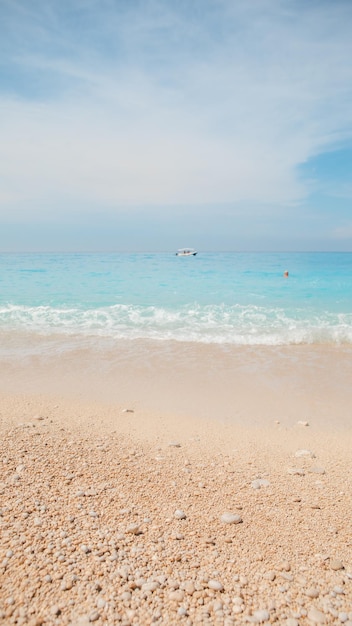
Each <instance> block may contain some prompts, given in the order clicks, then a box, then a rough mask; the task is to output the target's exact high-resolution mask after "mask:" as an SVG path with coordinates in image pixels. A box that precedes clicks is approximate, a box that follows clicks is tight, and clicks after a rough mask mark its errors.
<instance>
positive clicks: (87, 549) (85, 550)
mask: <svg viewBox="0 0 352 626" xmlns="http://www.w3.org/2000/svg"><path fill="white" fill-rule="evenodd" d="M81 550H82V552H84V553H85V554H88V553H89V552H91V549H90V548H89V547H88V546H86V545H85V544H82V545H81Z"/></svg>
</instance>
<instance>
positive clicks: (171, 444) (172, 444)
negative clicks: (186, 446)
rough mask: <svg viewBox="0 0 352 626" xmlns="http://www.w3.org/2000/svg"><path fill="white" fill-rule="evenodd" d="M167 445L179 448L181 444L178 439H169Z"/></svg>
mask: <svg viewBox="0 0 352 626" xmlns="http://www.w3.org/2000/svg"><path fill="white" fill-rule="evenodd" d="M168 445H169V447H170V448H181V444H180V443H178V441H170V443H169V444H168Z"/></svg>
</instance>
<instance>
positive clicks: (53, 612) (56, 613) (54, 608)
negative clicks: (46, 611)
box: [50, 604, 61, 615]
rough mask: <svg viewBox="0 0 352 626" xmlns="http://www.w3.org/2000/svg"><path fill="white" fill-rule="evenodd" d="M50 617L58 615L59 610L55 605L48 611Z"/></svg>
mask: <svg viewBox="0 0 352 626" xmlns="http://www.w3.org/2000/svg"><path fill="white" fill-rule="evenodd" d="M50 613H51V615H60V613H61V609H60V607H59V606H58V605H57V604H54V605H53V606H52V607H51V609H50Z"/></svg>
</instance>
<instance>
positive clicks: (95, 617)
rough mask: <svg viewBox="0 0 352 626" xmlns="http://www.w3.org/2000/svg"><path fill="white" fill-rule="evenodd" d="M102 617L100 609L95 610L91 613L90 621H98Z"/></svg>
mask: <svg viewBox="0 0 352 626" xmlns="http://www.w3.org/2000/svg"><path fill="white" fill-rule="evenodd" d="M99 617H100V614H99V613H98V611H93V612H92V613H91V614H90V615H89V621H90V622H96V621H97V620H98V619H99Z"/></svg>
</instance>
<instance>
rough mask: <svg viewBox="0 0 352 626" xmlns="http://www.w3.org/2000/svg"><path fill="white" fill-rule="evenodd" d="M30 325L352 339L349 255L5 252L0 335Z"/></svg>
mask: <svg viewBox="0 0 352 626" xmlns="http://www.w3.org/2000/svg"><path fill="white" fill-rule="evenodd" d="M286 269H287V270H289V278H288V279H285V278H283V272H284V270H286ZM23 332H26V333H28V332H29V333H33V334H40V335H44V336H50V335H55V336H58V335H59V336H60V335H63V336H65V338H66V340H67V339H68V338H69V337H75V338H76V339H77V336H78V337H79V336H82V337H86V338H88V337H89V338H90V339H93V340H94V341H96V342H99V338H100V337H107V338H110V339H112V340H118V339H120V338H124V339H137V338H140V339H156V340H161V341H163V340H176V341H185V342H190V341H195V342H202V343H220V344H237V345H288V344H304V343H310V344H314V343H320V344H321V343H330V344H352V254H350V253H309V254H306V253H296V254H291V253H290V254H284V253H255V254H254V253H206V252H204V253H202V252H201V253H199V254H198V255H197V256H196V257H186V258H182V257H177V256H175V255H174V254H172V253H171V254H166V253H165V254H141V253H139V254H78V253H77V254H2V255H0V334H1V336H2V337H8V336H11V334H12V335H13V334H16V333H17V334H18V333H23ZM0 349H1V348H0Z"/></svg>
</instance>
